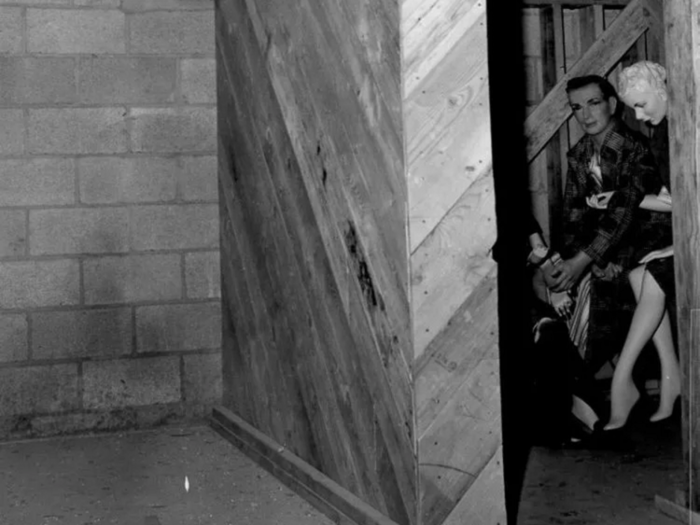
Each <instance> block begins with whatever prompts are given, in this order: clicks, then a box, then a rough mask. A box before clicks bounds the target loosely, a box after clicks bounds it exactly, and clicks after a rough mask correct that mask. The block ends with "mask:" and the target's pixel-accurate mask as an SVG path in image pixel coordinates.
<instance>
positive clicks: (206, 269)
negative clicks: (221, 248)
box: [185, 252, 221, 299]
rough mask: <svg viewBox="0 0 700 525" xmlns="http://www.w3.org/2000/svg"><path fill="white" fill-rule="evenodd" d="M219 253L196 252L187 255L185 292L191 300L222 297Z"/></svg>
mask: <svg viewBox="0 0 700 525" xmlns="http://www.w3.org/2000/svg"><path fill="white" fill-rule="evenodd" d="M220 257H221V256H220V254H219V252H195V253H188V254H187V255H185V290H186V295H187V297H188V298H189V299H214V298H217V297H221V272H220V260H219V259H220Z"/></svg>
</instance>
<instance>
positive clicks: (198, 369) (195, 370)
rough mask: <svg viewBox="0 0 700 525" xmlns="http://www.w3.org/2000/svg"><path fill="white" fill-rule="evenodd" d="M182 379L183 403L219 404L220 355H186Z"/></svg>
mask: <svg viewBox="0 0 700 525" xmlns="http://www.w3.org/2000/svg"><path fill="white" fill-rule="evenodd" d="M183 360H184V364H185V366H184V372H183V377H182V391H183V398H184V401H185V403H188V404H190V403H204V404H212V405H213V404H218V403H220V402H221V392H222V372H221V354H220V353H217V354H202V355H186V356H184V357H183Z"/></svg>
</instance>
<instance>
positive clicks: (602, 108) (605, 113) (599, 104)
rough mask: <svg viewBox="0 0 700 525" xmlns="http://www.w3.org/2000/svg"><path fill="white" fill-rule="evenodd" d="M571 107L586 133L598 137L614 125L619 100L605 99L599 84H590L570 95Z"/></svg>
mask: <svg viewBox="0 0 700 525" xmlns="http://www.w3.org/2000/svg"><path fill="white" fill-rule="evenodd" d="M569 105H570V106H571V109H572V111H573V112H574V117H575V118H576V120H577V121H578V123H579V124H580V125H581V127H582V128H583V131H584V133H586V134H587V135H593V136H596V135H600V134H603V133H605V132H606V131H608V128H609V127H610V126H611V125H612V119H613V115H614V114H615V109H616V108H617V100H615V98H609V99H605V97H603V93H602V92H601V90H600V87H598V85H597V84H589V85H587V86H583V87H582V88H579V89H576V90H574V91H571V92H570V93H569Z"/></svg>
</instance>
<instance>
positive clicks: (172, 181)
mask: <svg viewBox="0 0 700 525" xmlns="http://www.w3.org/2000/svg"><path fill="white" fill-rule="evenodd" d="M179 164H180V161H179V159H173V158H159V157H154V158H149V157H137V158H133V157H132V158H120V157H84V158H82V159H79V160H78V178H79V181H80V183H79V184H80V201H81V202H83V203H86V204H115V203H138V202H168V201H172V200H174V199H175V198H176V197H177V193H176V192H177V181H176V173H177V172H178V170H179V168H178V166H179Z"/></svg>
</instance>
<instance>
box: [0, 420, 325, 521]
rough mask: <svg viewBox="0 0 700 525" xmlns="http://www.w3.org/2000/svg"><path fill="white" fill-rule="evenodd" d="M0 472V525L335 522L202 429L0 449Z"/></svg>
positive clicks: (52, 441)
mask: <svg viewBox="0 0 700 525" xmlns="http://www.w3.org/2000/svg"><path fill="white" fill-rule="evenodd" d="M0 473H1V475H0V524H2V525H102V524H118V525H184V524H187V525H200V524H206V525H278V524H279V525H330V524H331V521H330V520H328V519H327V518H326V517H325V516H323V515H322V514H321V513H319V512H318V511H317V510H315V509H314V508H313V507H311V506H310V505H309V504H308V503H306V501H304V500H302V499H301V498H300V497H298V496H297V495H296V494H295V493H293V492H292V491H291V490H289V489H288V488H286V487H285V486H284V485H282V484H281V483H279V482H278V481H277V480H276V479H275V478H273V477H272V476H271V475H269V474H268V473H267V472H265V471H264V470H262V469H261V468H259V467H258V466H257V465H255V464H254V463H253V462H252V461H251V460H249V459H248V458H247V457H245V456H244V455H242V454H241V453H240V452H239V451H238V449H236V448H235V447H234V446H233V445H231V444H230V443H229V442H228V441H226V440H224V439H223V438H222V437H220V436H219V435H218V434H217V433H216V432H214V431H213V430H212V429H211V428H209V427H207V426H197V427H164V428H160V429H158V430H154V431H143V432H133V433H126V434H110V435H104V436H93V437H78V438H63V439H49V440H38V441H25V442H14V443H5V444H0ZM185 478H187V480H188V482H189V491H187V490H186V489H185Z"/></svg>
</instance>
